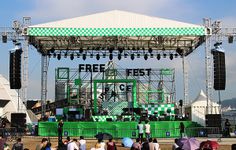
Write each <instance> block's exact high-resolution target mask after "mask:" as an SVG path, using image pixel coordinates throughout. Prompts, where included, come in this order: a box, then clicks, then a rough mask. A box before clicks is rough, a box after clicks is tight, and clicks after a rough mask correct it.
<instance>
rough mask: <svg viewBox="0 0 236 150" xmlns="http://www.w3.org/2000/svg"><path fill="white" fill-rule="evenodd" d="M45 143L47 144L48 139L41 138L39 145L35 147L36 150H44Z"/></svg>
mask: <svg viewBox="0 0 236 150" xmlns="http://www.w3.org/2000/svg"><path fill="white" fill-rule="evenodd" d="M47 143H48V139H47V138H42V141H41V143H40V144H38V145H37V146H36V150H45V148H46V146H47Z"/></svg>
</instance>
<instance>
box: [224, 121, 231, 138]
mask: <svg viewBox="0 0 236 150" xmlns="http://www.w3.org/2000/svg"><path fill="white" fill-rule="evenodd" d="M230 126H231V124H230V122H229V119H226V120H225V136H226V137H230Z"/></svg>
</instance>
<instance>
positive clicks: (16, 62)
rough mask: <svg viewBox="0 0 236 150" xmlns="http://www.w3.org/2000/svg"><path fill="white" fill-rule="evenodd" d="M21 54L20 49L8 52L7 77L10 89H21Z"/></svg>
mask: <svg viewBox="0 0 236 150" xmlns="http://www.w3.org/2000/svg"><path fill="white" fill-rule="evenodd" d="M21 53H22V50H21V49H19V50H16V51H14V52H10V68H9V74H10V75H9V76H10V88H11V89H20V88H21Z"/></svg>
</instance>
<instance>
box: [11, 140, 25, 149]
mask: <svg viewBox="0 0 236 150" xmlns="http://www.w3.org/2000/svg"><path fill="white" fill-rule="evenodd" d="M12 150H23V143H21V138H18V139H17V140H16V143H15V144H13V146H12Z"/></svg>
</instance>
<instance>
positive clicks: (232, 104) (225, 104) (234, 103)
mask: <svg viewBox="0 0 236 150" xmlns="http://www.w3.org/2000/svg"><path fill="white" fill-rule="evenodd" d="M229 106H230V107H231V108H236V98H232V99H226V100H223V101H222V107H229Z"/></svg>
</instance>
